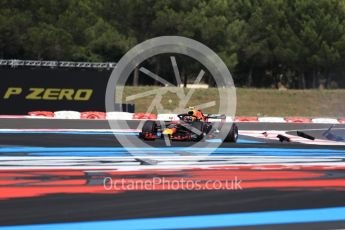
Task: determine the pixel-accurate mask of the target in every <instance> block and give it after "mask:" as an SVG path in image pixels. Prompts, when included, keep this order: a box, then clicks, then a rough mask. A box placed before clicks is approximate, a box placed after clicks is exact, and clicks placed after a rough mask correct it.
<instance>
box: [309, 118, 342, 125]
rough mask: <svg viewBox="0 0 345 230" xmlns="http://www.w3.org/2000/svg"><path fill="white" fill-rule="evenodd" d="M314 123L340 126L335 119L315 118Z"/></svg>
mask: <svg viewBox="0 0 345 230" xmlns="http://www.w3.org/2000/svg"><path fill="white" fill-rule="evenodd" d="M311 121H312V123H322V124H338V123H339V121H338V120H337V119H335V118H313V119H312V120H311Z"/></svg>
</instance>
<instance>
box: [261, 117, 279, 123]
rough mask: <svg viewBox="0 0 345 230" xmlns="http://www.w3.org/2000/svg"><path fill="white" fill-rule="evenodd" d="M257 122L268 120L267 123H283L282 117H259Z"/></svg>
mask: <svg viewBox="0 0 345 230" xmlns="http://www.w3.org/2000/svg"><path fill="white" fill-rule="evenodd" d="M258 120H259V122H269V123H285V122H286V121H285V119H284V118H283V117H259V118H258Z"/></svg>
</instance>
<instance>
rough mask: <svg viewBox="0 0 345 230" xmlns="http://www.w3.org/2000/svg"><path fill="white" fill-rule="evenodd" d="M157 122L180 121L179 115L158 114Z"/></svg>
mask: <svg viewBox="0 0 345 230" xmlns="http://www.w3.org/2000/svg"><path fill="white" fill-rule="evenodd" d="M157 120H158V121H178V120H179V118H178V116H177V114H158V115H157Z"/></svg>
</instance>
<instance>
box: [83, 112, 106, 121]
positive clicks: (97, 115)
mask: <svg viewBox="0 0 345 230" xmlns="http://www.w3.org/2000/svg"><path fill="white" fill-rule="evenodd" d="M80 118H81V119H94V120H100V119H101V120H105V118H106V113H105V112H97V111H87V112H82V113H80Z"/></svg>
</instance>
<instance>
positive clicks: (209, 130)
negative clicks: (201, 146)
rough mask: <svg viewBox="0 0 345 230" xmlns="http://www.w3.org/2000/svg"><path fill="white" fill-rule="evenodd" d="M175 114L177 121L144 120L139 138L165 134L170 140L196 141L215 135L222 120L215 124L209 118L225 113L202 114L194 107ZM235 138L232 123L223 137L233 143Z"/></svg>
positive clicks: (236, 134) (145, 138)
mask: <svg viewBox="0 0 345 230" xmlns="http://www.w3.org/2000/svg"><path fill="white" fill-rule="evenodd" d="M177 116H178V118H179V120H178V121H169V122H160V121H151V120H148V121H146V122H145V123H144V125H143V127H142V132H140V133H139V138H141V139H144V140H155V139H159V138H163V137H164V136H166V137H168V138H169V139H170V140H177V141H196V142H197V141H200V140H202V139H203V138H204V137H215V136H217V134H218V133H219V129H218V128H220V127H221V126H222V123H224V122H222V123H220V124H218V125H215V123H212V122H209V121H208V120H209V119H210V118H212V119H221V120H223V121H224V120H225V115H204V114H203V113H202V112H201V111H200V110H195V109H192V110H190V111H189V112H188V113H186V114H179V115H177ZM215 126H216V127H215ZM237 138H238V127H237V125H236V124H234V123H233V124H232V126H231V129H230V131H229V133H228V134H227V135H226V136H225V138H224V142H234V143H235V142H236V141H237Z"/></svg>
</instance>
